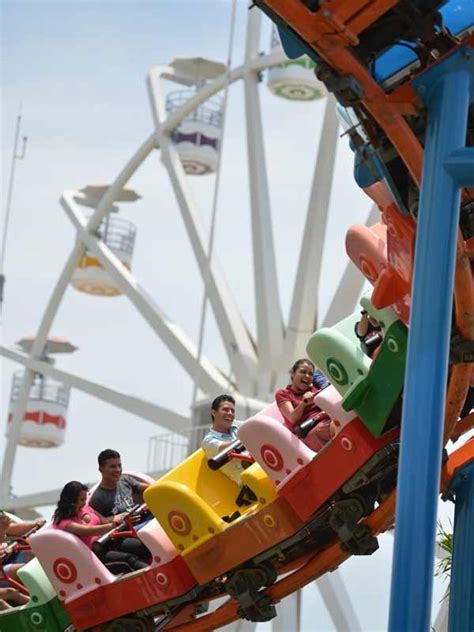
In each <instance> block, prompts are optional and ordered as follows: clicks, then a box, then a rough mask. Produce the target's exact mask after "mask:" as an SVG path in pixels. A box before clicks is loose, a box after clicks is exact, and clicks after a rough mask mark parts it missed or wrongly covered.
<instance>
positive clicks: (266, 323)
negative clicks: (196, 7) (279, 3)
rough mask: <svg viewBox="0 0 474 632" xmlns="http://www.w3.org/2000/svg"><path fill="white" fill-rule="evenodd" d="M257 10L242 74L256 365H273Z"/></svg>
mask: <svg viewBox="0 0 474 632" xmlns="http://www.w3.org/2000/svg"><path fill="white" fill-rule="evenodd" d="M260 21H261V14H260V13H258V12H256V11H249V14H248V29H247V41H246V51H245V59H246V62H247V63H248V64H249V68H248V70H247V72H246V73H245V75H244V93H245V113H246V121H247V156H248V167H249V186H250V208H251V218H252V244H253V261H254V265H253V270H254V280H255V307H256V317H257V318H256V320H257V339H258V355H259V363H260V367H261V368H263V369H266V370H267V372H268V370H271V369H273V368H274V367H275V366H276V363H277V361H278V360H279V358H280V356H281V352H282V345H283V317H282V312H281V305H280V297H279V291H278V278H277V266H276V258H275V246H274V241H273V232H272V218H271V210H270V196H269V192H268V179H267V171H266V165H265V153H264V143H263V129H262V118H261V112H260V99H259V93H258V83H259V79H258V73H257V72H256V71H254V70H252V68H251V63H252V60H253V59H254V58H255V57H257V56H258V42H259V35H260Z"/></svg>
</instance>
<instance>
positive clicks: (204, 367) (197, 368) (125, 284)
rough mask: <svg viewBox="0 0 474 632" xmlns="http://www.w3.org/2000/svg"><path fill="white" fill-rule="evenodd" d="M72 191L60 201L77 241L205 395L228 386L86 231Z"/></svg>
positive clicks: (120, 264) (119, 263)
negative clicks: (80, 242) (76, 234)
mask: <svg viewBox="0 0 474 632" xmlns="http://www.w3.org/2000/svg"><path fill="white" fill-rule="evenodd" d="M74 195H76V196H77V195H79V194H78V193H77V192H74V191H66V192H64V193H63V196H62V198H61V204H62V205H63V207H64V209H65V211H66V213H67V215H68V216H69V218H70V219H71V221H72V223H73V224H74V226H75V228H76V230H77V232H78V236H79V239H80V240H81V241H83V242H84V244H85V245H86V247H87V248H88V249H89V250H91V251H92V252H93V253H94V255H95V256H96V257H97V258H98V259H99V261H100V263H101V264H102V266H103V267H104V268H105V269H106V271H107V272H108V273H109V275H110V277H111V278H112V279H113V281H114V282H115V283H116V284H117V285H118V287H119V288H120V289H121V290H122V291H123V293H124V294H126V295H127V296H128V298H129V299H130V301H131V302H132V303H133V304H134V305H135V307H136V308H137V310H138V312H139V313H140V314H141V315H142V316H143V318H144V319H145V320H146V322H147V323H148V324H149V325H150V327H151V328H152V329H153V330H154V331H155V333H156V334H157V335H158V336H159V337H160V338H161V340H162V341H163V342H164V344H165V345H166V346H167V347H168V349H170V351H171V352H172V353H173V354H174V356H175V358H176V360H177V361H178V362H179V363H180V364H181V366H182V367H183V368H184V370H185V371H186V372H187V373H188V374H189V375H190V376H191V377H192V378H193V379H194V380H196V382H197V384H198V386H199V388H201V389H202V390H203V391H204V392H206V393H207V392H214V391H215V390H220V389H222V388H224V387H226V386H228V380H227V378H225V376H224V374H223V373H222V372H221V371H219V369H217V368H216V367H215V366H214V365H213V364H212V363H211V362H210V361H209V360H207V359H206V358H204V357H202V358H201V361H200V362H198V358H197V349H196V345H195V344H194V342H192V340H191V339H190V338H189V337H188V336H187V335H186V334H185V333H184V332H183V331H182V330H181V329H180V328H179V327H178V326H177V325H176V324H175V323H173V322H172V321H171V320H170V319H168V318H167V317H166V316H165V314H164V313H163V312H162V310H161V309H160V308H159V306H158V305H157V304H156V303H155V301H154V300H153V298H152V297H151V296H150V295H149V294H148V293H147V292H146V291H145V290H144V289H143V288H141V287H140V285H139V284H138V282H137V280H136V279H135V277H134V276H133V275H132V274H131V273H130V272H129V271H128V269H127V268H126V267H125V266H124V265H123V264H122V263H121V261H120V260H119V259H118V258H117V257H116V256H115V255H114V254H113V252H112V251H111V250H110V249H109V248H108V246H106V244H105V243H104V242H103V241H101V240H99V239H98V238H97V237H96V236H95V235H93V234H91V233H89V232H88V231H87V230H86V223H85V220H84V218H83V216H82V214H81V212H80V210H79V209H78V208H77V204H76V203H75V202H74V199H73V198H74Z"/></svg>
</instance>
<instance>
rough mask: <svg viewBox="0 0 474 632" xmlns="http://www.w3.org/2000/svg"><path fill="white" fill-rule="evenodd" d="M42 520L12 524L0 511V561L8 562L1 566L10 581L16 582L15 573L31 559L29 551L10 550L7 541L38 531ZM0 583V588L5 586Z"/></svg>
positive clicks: (42, 523) (43, 522)
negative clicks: (34, 530)
mask: <svg viewBox="0 0 474 632" xmlns="http://www.w3.org/2000/svg"><path fill="white" fill-rule="evenodd" d="M45 522H46V520H45V519H44V518H36V519H35V520H24V521H21V522H13V521H12V519H11V518H10V516H9V515H8V514H6V513H5V512H4V511H1V510H0V561H1V558H4V559H3V561H4V562H5V561H6V562H8V563H6V564H4V565H3V571H4V573H5V574H6V575H7V576H8V577H11V578H12V579H15V580H18V578H17V574H16V573H17V571H18V569H19V568H21V567H22V566H23V564H24V563H25V562H28V561H29V560H31V559H32V558H33V554H32V553H31V551H30V550H20V551H15V550H13V549H11V543H9V542H8V540H15V539H18V538H21V537H22V536H25V535H26V534H27V533H28V532H29V531H31V530H32V529H36V528H37V529H39V528H40V527H42V526H43V525H44V524H45ZM6 585H7V584H5V583H4V582H2V581H0V586H6Z"/></svg>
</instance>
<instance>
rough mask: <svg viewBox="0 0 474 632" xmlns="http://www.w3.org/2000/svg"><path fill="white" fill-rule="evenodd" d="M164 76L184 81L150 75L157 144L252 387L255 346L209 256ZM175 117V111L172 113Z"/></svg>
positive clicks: (240, 376) (243, 384)
mask: <svg viewBox="0 0 474 632" xmlns="http://www.w3.org/2000/svg"><path fill="white" fill-rule="evenodd" d="M162 76H165V77H167V78H173V80H175V81H180V78H179V75H178V74H176V72H175V73H174V75H170V74H169V68H167V67H155V68H153V69H152V70H151V71H150V73H149V75H148V89H149V95H150V102H151V108H152V114H153V120H154V123H155V127H156V132H157V136H158V142H157V145H159V147H160V148H161V159H162V162H163V164H164V165H165V167H166V169H167V170H168V173H169V176H170V180H171V184H172V186H173V190H174V193H175V196H176V199H177V202H178V206H179V209H180V211H181V215H182V218H183V221H184V224H185V227H186V231H187V233H188V237H189V241H190V243H191V247H192V249H193V252H194V256H195V258H196V261H197V264H198V266H199V270H200V273H201V276H202V279H203V282H204V285H205V287H206V292H207V295H208V297H209V302H210V305H211V307H212V310H213V312H214V315H215V317H216V322H217V326H218V328H219V332H220V334H221V338H222V341H223V343H224V348H225V350H226V354H227V356H228V358H229V361H230V364H231V369H232V371H233V373H234V374H235V378H236V382H237V383H238V385H239V387H240V388H244V389H248V388H249V387H250V383H251V382H252V380H253V379H254V376H255V375H256V373H257V356H256V353H255V346H254V343H253V341H252V338H251V336H250V333H249V331H248V329H247V327H246V325H245V323H244V321H243V320H242V317H241V314H240V311H239V308H238V306H237V303H236V301H235V299H234V297H233V295H232V293H231V291H230V288H229V286H228V284H227V282H226V280H225V277H224V274H223V271H222V268H221V266H220V265H219V263H218V261H217V259H216V257H215V256H214V255H213V256H212V257H210V256H209V252H208V245H207V239H206V231H205V230H204V227H203V225H202V222H201V220H200V218H199V215H198V212H197V209H196V208H195V205H194V201H193V199H192V195H191V191H190V188H189V185H188V181H187V178H186V175H185V173H184V169H183V166H182V164H181V161H180V159H179V156H178V153H177V151H176V149H175V147H174V145H173V143H172V140H171V137H170V132H171V131H172V129H169V121H168V120H165V118H164V116H165V107H164V100H163V98H162V94H161V86H160V78H161V77H162ZM233 80H234V79H233V77H232V73H231V75H228V74H227V73H226V75H225V76H224V77H223V78H218V79H217V80H216V81H214V82H213V83H212V84H211V88H212V89H215V91H217V86H219V88H218V89H221V88H223V87H225V86H226V85H227V84H228V83H231V82H232V81H233ZM182 81H184V79H183V80H182ZM208 92H209V87H208V86H205V87H203V88H202V89H201V90H199V91H198V93H197V95H196V97H195V99H191V101H193V102H194V101H196V106H197V105H199V103H200V102H201V97H200V95H201V94H207V93H208ZM212 93H214V92H212ZM187 105H188V104H185V105H184V106H183V107H182V108H181V109H180V110H179V112H178V114H180V120H181V119H182V118H184V116H185V115H186V114H184V112H187V109H186V107H187ZM175 116H176V114H175ZM172 117H173V115H171V118H172ZM178 122H179V121H178Z"/></svg>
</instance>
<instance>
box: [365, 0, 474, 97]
mask: <svg viewBox="0 0 474 632" xmlns="http://www.w3.org/2000/svg"><path fill="white" fill-rule="evenodd" d="M439 13H440V17H441V20H440V24H439V27H438V28H437V34H438V35H442V34H443V31H442V30H441V25H442V27H443V28H444V29H447V32H448V33H449V34H450V35H454V36H455V37H456V39H457V40H458V41H463V40H464V39H466V38H467V37H469V35H470V34H471V33H472V32H474V4H473V2H472V0H451V1H448V2H445V3H444V4H443V6H440V8H439ZM445 33H446V31H445ZM420 39H421V38H420ZM426 61H427V60H424V59H423V56H422V54H421V52H420V50H419V49H418V48H417V47H416V43H415V42H413V43H410V42H409V41H407V40H406V39H402V40H400V41H399V42H397V43H395V44H394V45H393V46H391V47H390V48H389V49H388V50H386V51H384V52H383V53H382V54H380V55H379V56H378V57H377V58H376V59H374V61H372V62H371V64H370V70H371V73H372V75H373V76H374V77H375V79H376V81H377V83H379V84H380V85H381V86H382V87H383V88H385V89H393V88H394V87H395V86H396V85H398V84H399V83H400V82H401V81H403V80H404V79H405V78H407V77H409V76H410V75H411V74H412V73H413V72H414V71H416V70H418V69H419V68H420V67H423V65H424V64H425V63H426Z"/></svg>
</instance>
